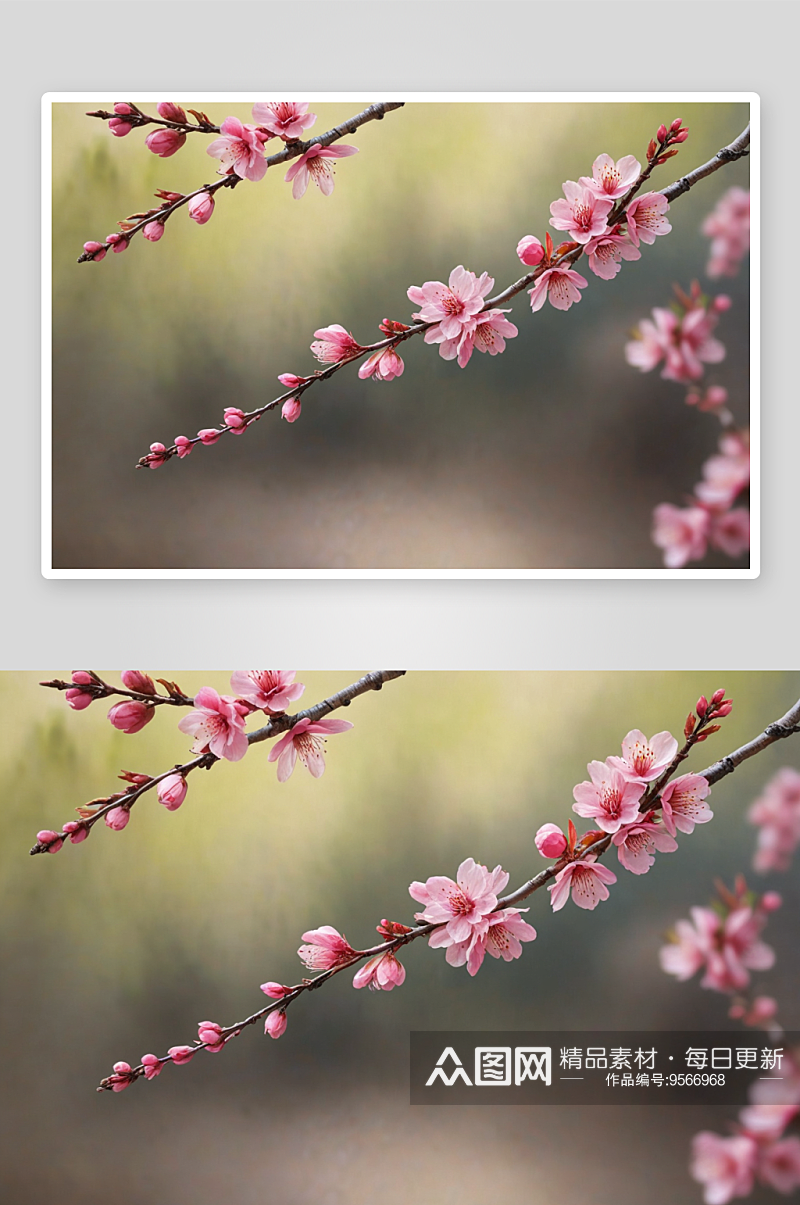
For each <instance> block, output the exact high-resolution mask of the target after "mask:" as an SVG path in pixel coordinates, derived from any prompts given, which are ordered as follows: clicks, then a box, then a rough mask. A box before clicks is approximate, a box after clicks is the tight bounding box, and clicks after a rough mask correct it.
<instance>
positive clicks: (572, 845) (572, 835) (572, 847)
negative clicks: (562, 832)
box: [568, 820, 578, 853]
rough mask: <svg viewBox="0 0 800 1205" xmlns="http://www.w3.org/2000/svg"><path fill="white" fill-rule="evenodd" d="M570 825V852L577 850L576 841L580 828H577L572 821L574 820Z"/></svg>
mask: <svg viewBox="0 0 800 1205" xmlns="http://www.w3.org/2000/svg"><path fill="white" fill-rule="evenodd" d="M568 827H569V852H570V853H574V851H575V842H576V841H577V839H578V830H577V829H576V828H575V825H574V824H573V823H572V821H571V820H570V822H569V826H568Z"/></svg>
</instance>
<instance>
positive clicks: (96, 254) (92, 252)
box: [83, 239, 108, 264]
mask: <svg viewBox="0 0 800 1205" xmlns="http://www.w3.org/2000/svg"><path fill="white" fill-rule="evenodd" d="M83 249H84V251H85V252H86V254H87V255H88V256H89V258H90V259H91V260H93V261H94V263H96V264H99V263H100V261H101V260H103V259H105V257H106V255H107V254H108V252H107V251H106V249H105V247H104V246H103V244H102V243H98V242H95V241H94V240H93V239H92V240H90V241H89V242H88V243H84V244H83Z"/></svg>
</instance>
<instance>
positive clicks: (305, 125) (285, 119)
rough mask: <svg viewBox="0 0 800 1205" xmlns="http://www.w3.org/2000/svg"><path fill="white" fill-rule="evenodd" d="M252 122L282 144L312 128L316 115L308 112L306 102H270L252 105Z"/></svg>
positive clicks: (299, 136)
mask: <svg viewBox="0 0 800 1205" xmlns="http://www.w3.org/2000/svg"><path fill="white" fill-rule="evenodd" d="M253 120H254V121H256V122H257V123H258V125H260V126H263V127H264V129H265V130H269V132H270V134H276V135H277V136H278V138H282V139H283V140H284V142H293V141H294V140H295V139H297V138H302V137H303V132H304V131H305V130H308V129H310V128H311V126H313V124H314V122H315V121H316V120H317V115H316V113H309V112H308V102H307V101H306V102H304V103H303V102H298V101H296V100H270V101H259V102H258V104H255V105H253Z"/></svg>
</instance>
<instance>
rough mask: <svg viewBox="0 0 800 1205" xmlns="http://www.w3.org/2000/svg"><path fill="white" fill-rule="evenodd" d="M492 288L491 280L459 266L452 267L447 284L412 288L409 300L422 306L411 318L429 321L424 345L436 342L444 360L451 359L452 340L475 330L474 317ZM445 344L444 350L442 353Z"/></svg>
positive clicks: (434, 282) (433, 283) (430, 281)
mask: <svg viewBox="0 0 800 1205" xmlns="http://www.w3.org/2000/svg"><path fill="white" fill-rule="evenodd" d="M493 287H494V278H493V277H491V276H489V275H488V273H486V272H483V273H482V274H481V275H480V276H476V275H475V273H474V272H470V271H469V270H468V269H467V268H464V267H463V266H462V265H461V264H459V266H458V267H457V268H453V271H452V272H451V273H450V277H449V279H448V283H447V284H446V285H445V284H442V282H441V281H440V280H426V281H425V284H423V285H421V286H420V285H412V286H411V288H410V289H408V297H409V299H410V300H411V301H413V302H414V303H415V304H416V305H419V306H421V309H420V310H419V312H418V313H416V314H414V318H415V319H416V320H417V321H418V322H431V323H433V324H434V325H432V326H431V327H430V328H429V329H428V330H427V331H426V332H425V336H424V338H425V342H426V343H439V344H441V346H440V348H439V354H440V355H441V356H442V358H443V359H453V358H454V353H453V352H452V346H451V341H452V340H457V339H459V338H460V336H461V335H462V333H463V332H464V331H471V330H473V329H474V327H475V321H476V318H477V315H478V314H479V313H480V312H481V310H482V309H483V307H484V304H485V298H486V294H487V293H490V292H491V290H492V288H493ZM446 344H447V345H448V349H447V351H445V350H444V348H445V345H446Z"/></svg>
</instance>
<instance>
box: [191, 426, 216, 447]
mask: <svg viewBox="0 0 800 1205" xmlns="http://www.w3.org/2000/svg"><path fill="white" fill-rule="evenodd" d="M221 434H222V432H221V431H218V430H217V428H216V427H204V428H203V430H202V431H198V432H197V437H198V439H199V440H200V442H201V443H203V444H206V445H207V446H210V445H211V444H215V443H216V442H217V440H218V439H219V437H220V435H221Z"/></svg>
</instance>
